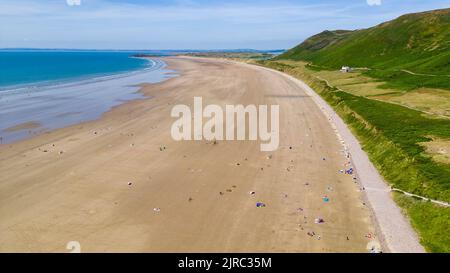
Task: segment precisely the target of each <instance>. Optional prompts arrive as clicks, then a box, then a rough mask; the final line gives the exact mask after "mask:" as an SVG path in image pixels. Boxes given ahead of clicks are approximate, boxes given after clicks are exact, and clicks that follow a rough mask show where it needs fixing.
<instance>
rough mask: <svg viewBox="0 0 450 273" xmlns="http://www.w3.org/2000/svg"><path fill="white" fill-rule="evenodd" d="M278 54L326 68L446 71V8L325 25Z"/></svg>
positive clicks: (449, 39)
mask: <svg viewBox="0 0 450 273" xmlns="http://www.w3.org/2000/svg"><path fill="white" fill-rule="evenodd" d="M277 59H291V60H304V61H308V62H312V63H313V64H315V65H318V66H322V67H324V68H330V69H336V68H340V67H341V66H343V65H348V66H352V67H369V68H374V69H387V70H401V69H404V70H408V71H413V72H414V73H424V74H437V75H449V74H450V8H449V9H442V10H433V11H427V12H421V13H414V14H406V15H403V16H401V17H399V18H397V19H395V20H392V21H389V22H385V23H382V24H380V25H377V26H375V27H372V28H368V29H360V30H354V31H348V30H335V31H328V30H327V31H324V32H322V33H319V34H317V35H314V36H312V37H310V38H308V39H307V40H305V41H304V42H303V43H301V44H300V45H298V46H296V47H294V48H292V49H291V50H288V51H287V52H285V53H283V54H281V55H280V56H278V57H277ZM383 76H386V75H383ZM447 81H448V80H447ZM440 84H442V83H440ZM438 85H439V84H438Z"/></svg>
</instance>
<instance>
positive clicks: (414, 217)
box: [394, 193, 450, 253]
mask: <svg viewBox="0 0 450 273" xmlns="http://www.w3.org/2000/svg"><path fill="white" fill-rule="evenodd" d="M394 197H395V201H396V202H397V204H399V205H400V206H401V207H402V208H403V210H404V211H405V212H406V213H407V214H408V216H409V217H410V218H411V222H412V225H413V227H414V228H415V229H417V230H419V231H420V233H421V235H422V236H421V240H420V243H421V244H422V245H423V246H424V247H425V249H426V250H427V251H429V252H435V253H450V236H449V233H450V208H444V207H439V206H436V205H434V204H432V203H430V202H424V201H420V200H417V199H415V198H412V197H407V196H405V195H402V194H398V193H396V194H395V195H394Z"/></svg>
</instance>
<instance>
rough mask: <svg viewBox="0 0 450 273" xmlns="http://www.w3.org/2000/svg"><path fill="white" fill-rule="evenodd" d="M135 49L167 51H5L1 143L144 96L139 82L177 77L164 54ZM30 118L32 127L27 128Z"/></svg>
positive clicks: (0, 54)
mask: <svg viewBox="0 0 450 273" xmlns="http://www.w3.org/2000/svg"><path fill="white" fill-rule="evenodd" d="M136 53H146V54H150V53H151V54H152V55H159V56H161V55H167V54H165V53H164V52H163V53H161V52H131V51H126V52H124V51H118V52H115V51H61V50H55V51H52V50H36V51H34V50H0V145H2V144H7V143H12V142H15V141H18V140H21V139H25V138H28V137H32V136H35V135H38V134H42V133H45V132H48V131H51V130H54V129H57V128H61V127H66V126H70V125H73V124H77V123H80V122H85V121H89V120H93V119H97V118H99V117H101V115H102V114H103V113H105V112H107V111H109V110H111V109H112V107H114V106H117V105H120V104H122V103H124V102H126V101H129V100H135V99H144V98H145V97H144V96H143V95H142V94H141V93H139V92H138V91H139V85H140V84H144V83H156V82H161V81H163V80H166V79H168V78H171V77H174V76H175V75H174V71H170V70H167V68H166V64H165V62H164V61H163V59H160V58H145V59H144V58H135V57H133V55H134V54H136ZM30 122H31V123H33V124H35V126H33V128H27V129H22V127H23V126H22V125H23V124H29V123H30ZM16 128H20V129H16ZM24 128H26V126H25V127H24Z"/></svg>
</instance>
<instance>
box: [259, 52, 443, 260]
mask: <svg viewBox="0 0 450 273" xmlns="http://www.w3.org/2000/svg"><path fill="white" fill-rule="evenodd" d="M258 64H260V65H263V66H267V67H270V68H273V69H276V70H279V71H282V72H285V73H288V74H290V75H292V76H294V77H297V78H299V79H301V80H303V81H305V82H306V83H307V84H308V85H309V86H311V88H313V89H314V90H315V91H316V92H318V93H319V94H320V95H321V96H322V97H323V98H324V99H325V100H326V101H327V102H328V103H329V104H330V105H331V106H332V107H333V108H334V109H335V110H336V112H337V113H338V114H339V115H340V116H341V118H343V119H344V121H345V122H346V123H347V125H349V127H350V128H351V129H352V131H353V133H354V134H355V135H356V136H357V138H358V139H359V141H360V143H361V145H362V147H363V149H364V150H365V151H366V152H367V154H368V155H369V158H370V159H371V161H372V162H373V163H374V165H375V166H376V167H377V169H378V171H379V172H380V173H381V174H382V175H383V177H384V178H385V179H386V180H387V181H388V182H389V183H391V185H393V186H395V187H396V188H399V189H402V190H404V191H408V192H411V193H414V194H417V195H422V196H426V197H429V198H432V199H437V200H442V201H446V202H450V165H449V164H444V163H439V162H436V161H434V160H432V157H431V155H429V154H427V153H426V152H425V150H424V148H423V146H421V145H420V143H421V142H427V141H431V140H432V139H431V137H438V138H441V139H450V120H449V119H440V118H434V117H430V116H425V115H424V114H423V113H422V112H420V111H416V110H412V109H409V108H406V107H403V106H400V105H395V104H391V103H387V102H383V101H377V100H372V99H370V98H367V97H362V96H356V95H352V94H350V93H347V92H343V91H339V90H338V89H336V88H334V87H332V86H328V85H327V84H326V82H324V81H321V80H319V79H317V78H316V77H314V76H313V71H311V70H309V69H307V68H305V67H304V66H302V65H290V64H285V63H282V62H277V61H260V62H258ZM396 200H397V202H398V204H399V205H400V206H401V207H402V208H403V209H404V210H405V212H406V213H407V214H408V215H409V217H410V219H411V221H412V224H413V226H414V227H415V228H416V229H417V230H418V232H419V234H420V237H421V243H422V244H423V245H424V246H425V248H426V249H427V250H428V251H431V252H450V243H449V242H450V228H449V226H450V208H445V207H440V206H437V205H434V204H432V203H430V202H423V201H419V200H415V199H413V198H410V197H406V196H401V197H398V198H396Z"/></svg>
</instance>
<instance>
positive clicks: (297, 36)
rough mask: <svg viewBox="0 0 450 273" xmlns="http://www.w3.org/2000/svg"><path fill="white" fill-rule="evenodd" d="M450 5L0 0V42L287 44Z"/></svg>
mask: <svg viewBox="0 0 450 273" xmlns="http://www.w3.org/2000/svg"><path fill="white" fill-rule="evenodd" d="M78 4H79V5H78ZM447 7H450V0H347V1H344V0H262V1H256V0H239V1H238V0H228V1H219V0H168V1H163V0H148V1H144V0H0V48H7V47H33V48H80V49H88V48H92V49H94V48H97V49H232V48H254V49H283V48H290V47H292V46H295V45H296V44H298V43H299V42H301V41H303V40H304V39H305V38H307V37H309V36H311V35H313V34H316V33H318V32H321V31H323V30H325V29H357V28H366V27H370V26H373V25H376V24H378V23H381V22H383V21H386V20H390V19H394V18H396V17H398V16H400V15H402V14H404V13H410V12H417V11H425V10H431V9H438V8H447Z"/></svg>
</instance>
